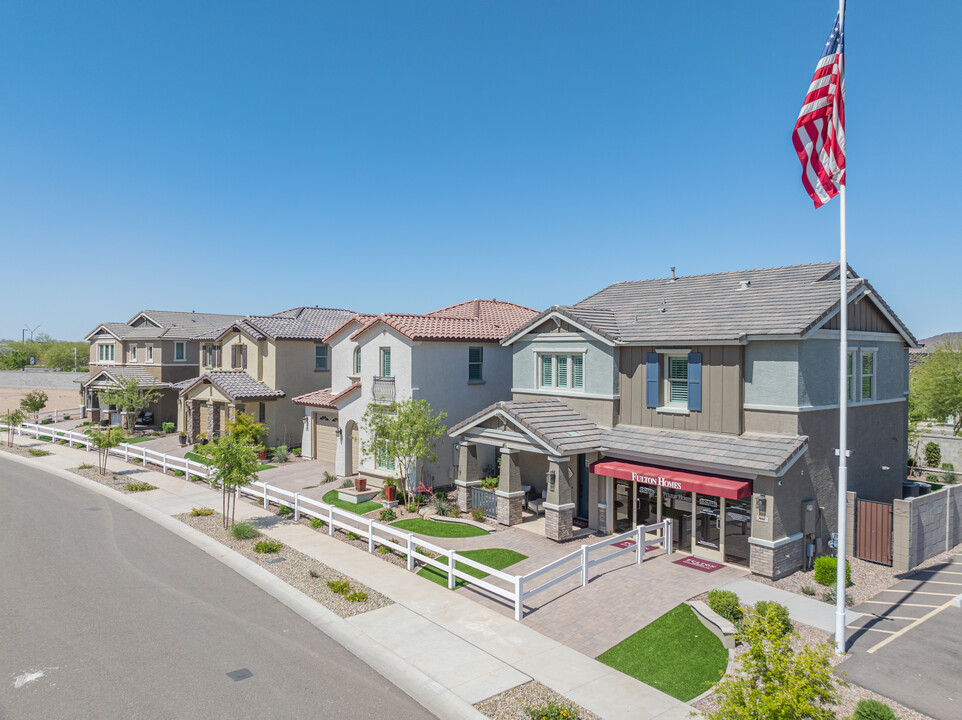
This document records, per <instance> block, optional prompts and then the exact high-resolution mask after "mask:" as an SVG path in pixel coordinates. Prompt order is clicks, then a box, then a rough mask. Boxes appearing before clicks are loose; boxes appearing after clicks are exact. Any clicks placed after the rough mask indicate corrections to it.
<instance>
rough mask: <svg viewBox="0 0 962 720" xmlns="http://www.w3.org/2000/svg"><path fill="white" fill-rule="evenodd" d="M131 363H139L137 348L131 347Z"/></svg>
mask: <svg viewBox="0 0 962 720" xmlns="http://www.w3.org/2000/svg"><path fill="white" fill-rule="evenodd" d="M130 362H137V346H136V345H131V346H130Z"/></svg>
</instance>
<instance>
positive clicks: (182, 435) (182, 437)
mask: <svg viewBox="0 0 962 720" xmlns="http://www.w3.org/2000/svg"><path fill="white" fill-rule="evenodd" d="M177 442H179V443H180V446H181V447H186V446H187V433H186V432H184V431H183V430H181V431H180V432H179V433H177Z"/></svg>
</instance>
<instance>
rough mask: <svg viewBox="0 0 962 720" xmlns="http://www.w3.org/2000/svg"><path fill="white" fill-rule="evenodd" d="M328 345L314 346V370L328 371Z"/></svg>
mask: <svg viewBox="0 0 962 720" xmlns="http://www.w3.org/2000/svg"><path fill="white" fill-rule="evenodd" d="M327 350H328V348H327V345H315V346H314V370H327Z"/></svg>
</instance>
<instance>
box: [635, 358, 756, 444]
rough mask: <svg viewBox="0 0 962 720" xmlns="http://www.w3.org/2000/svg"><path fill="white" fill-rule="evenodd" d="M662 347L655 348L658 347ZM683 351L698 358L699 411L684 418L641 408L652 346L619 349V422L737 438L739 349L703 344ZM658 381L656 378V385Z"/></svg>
mask: <svg viewBox="0 0 962 720" xmlns="http://www.w3.org/2000/svg"><path fill="white" fill-rule="evenodd" d="M662 347H663V346H659V348H662ZM686 349H689V350H691V351H692V352H697V353H701V355H702V396H701V397H702V410H701V412H691V413H689V414H687V415H684V414H674V413H660V412H658V411H657V410H656V409H654V408H649V407H646V406H645V372H646V366H645V361H646V356H647V354H648V353H650V352H655V350H656V348H654V347H623V348H621V383H620V388H621V423H622V424H624V425H639V426H645V427H660V428H666V429H670V430H697V431H699V432H715V433H726V434H730V435H739V434H741V432H742V392H743V390H742V377H743V372H742V365H743V362H744V352H743V348H742V347H741V346H724V345H703V346H687V348H686ZM661 381H662V379H661V378H659V382H661Z"/></svg>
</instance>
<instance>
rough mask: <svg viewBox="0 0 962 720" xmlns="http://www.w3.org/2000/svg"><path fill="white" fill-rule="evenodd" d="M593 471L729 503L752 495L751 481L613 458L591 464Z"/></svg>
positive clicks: (597, 473)
mask: <svg viewBox="0 0 962 720" xmlns="http://www.w3.org/2000/svg"><path fill="white" fill-rule="evenodd" d="M591 472H593V473H595V474H596V475H604V476H606V477H613V478H618V479H619V480H633V481H634V482H639V483H643V484H645V485H654V486H655V487H665V488H668V489H669V490H686V491H688V492H696V493H699V494H705V495H714V496H715V497H723V498H727V499H729V500H741V499H742V498H747V497H750V496H751V494H752V483H751V481H750V480H736V479H734V478H722V477H716V476H714V475H705V474H704V473H696V472H689V471H687V470H671V469H669V468H663V467H658V466H656V465H639V464H637V463H630V462H623V461H621V460H612V459H610V458H603V459H601V460H598V461H597V462H594V463H592V464H591Z"/></svg>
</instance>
